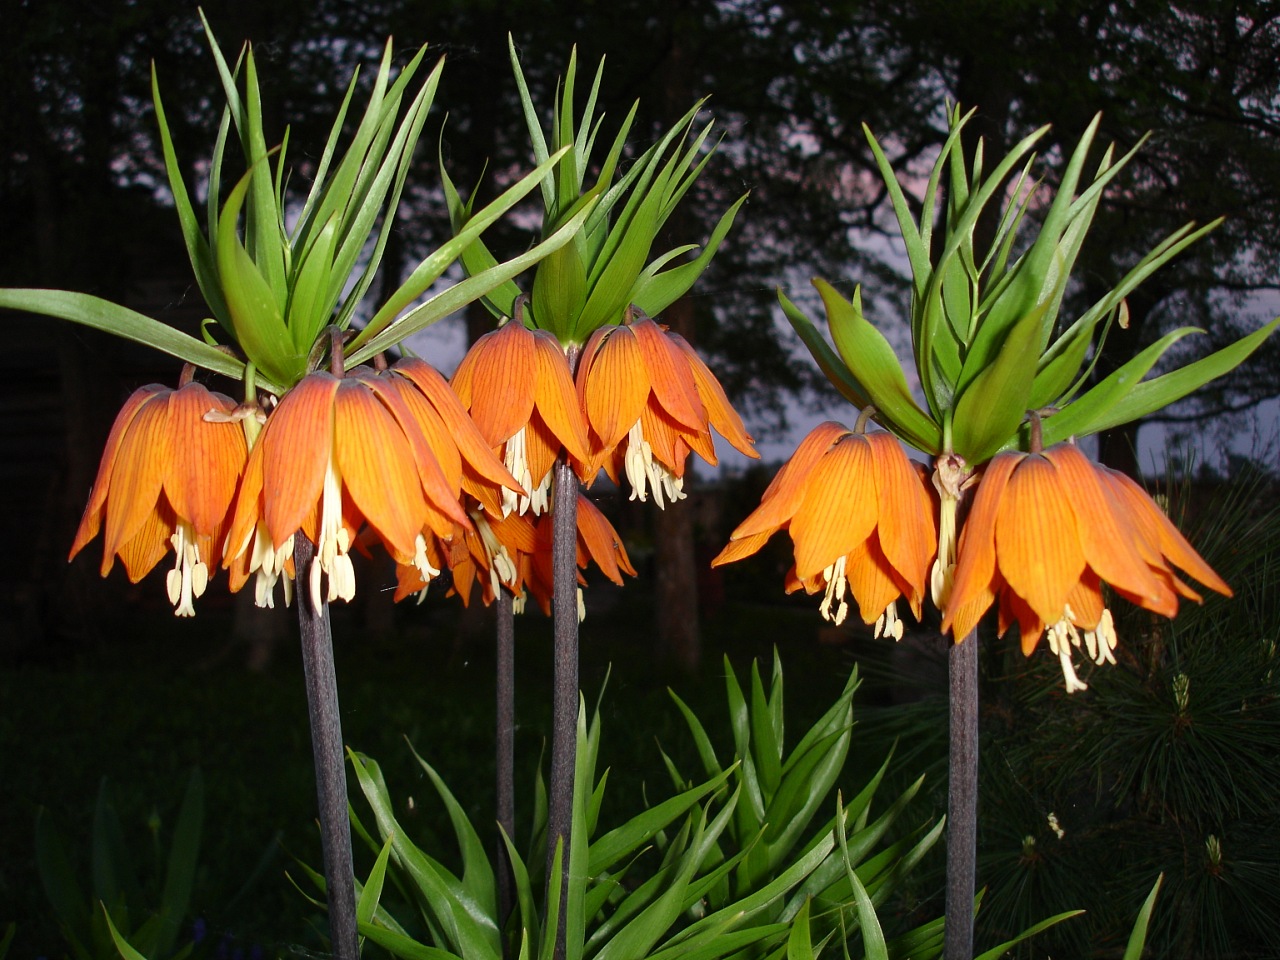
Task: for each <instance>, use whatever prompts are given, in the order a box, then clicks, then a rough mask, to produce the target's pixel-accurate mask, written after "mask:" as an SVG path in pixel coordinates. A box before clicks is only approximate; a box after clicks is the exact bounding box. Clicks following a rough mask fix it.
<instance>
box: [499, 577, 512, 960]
mask: <svg viewBox="0 0 1280 960" xmlns="http://www.w3.org/2000/svg"><path fill="white" fill-rule="evenodd" d="M497 620H498V625H497V656H498V670H497V674H498V677H497V681H498V682H497V687H498V689H497V700H498V708H497V737H496V741H497V743H496V750H495V753H496V756H495V779H496V781H497V783H496V786H497V794H498V796H497V813H498V825H499V826H500V827H501V828H502V830H503V832H504V833H506V835H507V836H508V837H510V838H512V839H514V838H515V832H516V798H515V792H516V791H515V729H516V691H515V687H516V650H515V614H514V610H513V605H512V597H511V594H510V593H509V592H507V591H506V590H499V591H498V617H497ZM495 860H496V861H497V866H498V870H497V880H498V930H499V931H502V930H503V929H504V928H505V927H506V925H507V918H508V917H510V916H511V909H512V907H513V906H514V905H515V878H514V877H513V876H512V873H511V861H510V859H509V858H508V856H507V845H506V843H504V842H503V839H502V837H501V836H499V837H498V846H497V850H496V852H495ZM502 949H503V956H504V957H505V956H508V953H509V951H508V948H507V942H506V938H505V937H504V938H503V941H502Z"/></svg>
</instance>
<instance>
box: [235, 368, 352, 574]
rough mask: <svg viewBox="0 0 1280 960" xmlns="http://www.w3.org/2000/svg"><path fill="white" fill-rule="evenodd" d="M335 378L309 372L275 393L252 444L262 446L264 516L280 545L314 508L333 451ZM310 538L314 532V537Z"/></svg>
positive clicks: (336, 390) (275, 542)
mask: <svg viewBox="0 0 1280 960" xmlns="http://www.w3.org/2000/svg"><path fill="white" fill-rule="evenodd" d="M339 382H340V381H339V380H338V379H337V378H336V377H334V376H333V375H332V374H330V373H327V372H324V371H320V372H317V373H312V374H308V375H307V376H305V377H303V378H302V379H301V380H299V381H298V383H297V384H296V385H295V386H294V388H293V389H292V390H290V391H289V392H288V393H286V394H285V395H284V396H283V397H281V398H280V402H279V404H277V405H276V408H275V410H273V411H272V413H271V415H270V416H269V417H268V418H267V423H266V426H264V427H263V429H262V433H261V434H260V435H259V437H258V442H257V444H256V445H255V448H254V449H255V450H256V449H257V447H259V446H260V447H262V456H263V460H262V503H263V520H264V521H265V522H266V524H267V531H268V532H269V533H270V534H271V542H272V545H273V546H274V547H275V548H276V549H279V548H280V547H281V545H283V544H284V542H285V541H286V540H288V539H289V538H290V537H291V536H293V535H294V533H296V532H297V531H298V529H299V528H300V527H301V526H302V521H303V519H304V518H305V517H306V516H307V514H308V512H310V511H312V510H314V508H315V506H316V503H317V501H318V500H319V499H320V491H321V489H322V488H323V486H324V473H325V469H326V468H327V467H328V465H329V458H330V456H332V453H333V401H334V396H335V395H336V394H337V392H338V384H339ZM313 539H314V538H313Z"/></svg>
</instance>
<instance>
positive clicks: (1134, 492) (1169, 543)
mask: <svg viewBox="0 0 1280 960" xmlns="http://www.w3.org/2000/svg"><path fill="white" fill-rule="evenodd" d="M1103 469H1104V470H1105V476H1107V477H1108V478H1109V479H1110V481H1111V487H1112V489H1113V490H1116V491H1117V492H1118V493H1119V495H1120V499H1121V501H1122V502H1124V503H1127V504H1128V507H1129V510H1130V516H1132V517H1133V518H1134V519H1136V520H1137V521H1138V522H1139V524H1140V525H1141V528H1142V530H1143V531H1144V532H1145V535H1146V536H1147V537H1148V539H1151V538H1152V537H1153V536H1154V544H1153V545H1154V546H1156V547H1157V548H1158V549H1159V551H1160V553H1161V554H1162V555H1163V556H1164V557H1165V558H1166V559H1167V560H1169V561H1170V562H1172V563H1173V564H1174V565H1175V566H1177V567H1178V568H1179V569H1181V570H1183V571H1184V572H1186V573H1189V574H1190V575H1191V576H1193V577H1195V578H1196V579H1197V580H1199V581H1200V582H1201V583H1203V584H1204V585H1205V586H1206V587H1208V588H1209V589H1210V590H1216V591H1217V592H1218V593H1220V594H1222V595H1223V596H1226V597H1230V596H1232V591H1231V587H1230V586H1228V585H1227V582H1226V581H1225V580H1223V579H1222V578H1221V577H1220V576H1218V574H1217V573H1216V572H1215V571H1214V569H1213V568H1212V567H1211V566H1209V564H1207V563H1206V562H1205V561H1204V558H1203V557H1201V556H1200V554H1198V553H1196V550H1195V548H1194V547H1193V546H1191V544H1190V543H1189V542H1187V538H1186V537H1184V536H1183V535H1182V532H1181V531H1180V530H1178V528H1177V527H1175V526H1174V525H1173V522H1172V521H1171V520H1170V519H1169V518H1168V517H1167V516H1165V513H1164V511H1163V510H1161V509H1160V507H1159V506H1157V505H1156V503H1155V501H1153V500H1152V499H1151V498H1150V497H1149V496H1147V494H1146V491H1144V490H1143V489H1142V488H1141V487H1139V486H1138V485H1137V484H1136V483H1134V482H1133V481H1132V480H1130V479H1129V478H1128V477H1126V476H1125V475H1124V474H1122V473H1117V472H1116V471H1114V470H1106V468H1103ZM1175 579H1176V578H1175ZM1193 592H1194V591H1193Z"/></svg>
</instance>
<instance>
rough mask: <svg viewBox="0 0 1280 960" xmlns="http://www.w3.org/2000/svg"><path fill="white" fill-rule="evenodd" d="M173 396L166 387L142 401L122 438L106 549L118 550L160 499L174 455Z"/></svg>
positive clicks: (105, 530) (105, 534)
mask: <svg viewBox="0 0 1280 960" xmlns="http://www.w3.org/2000/svg"><path fill="white" fill-rule="evenodd" d="M171 396H173V391H171V390H169V391H165V392H164V393H163V394H157V395H156V396H155V397H154V398H153V399H151V400H150V401H149V402H147V403H144V404H142V405H141V407H140V408H139V409H138V412H137V414H136V415H135V416H134V418H133V421H132V422H131V423H130V424H129V427H128V429H127V430H126V431H125V433H124V436H123V437H122V438H121V440H120V446H119V448H118V449H117V451H116V462H115V469H114V470H113V471H112V475H111V492H110V496H109V497H108V499H107V510H106V523H105V524H104V527H103V533H102V537H103V551H104V553H116V552H118V551H119V550H120V548H121V547H122V546H124V544H125V543H126V542H128V541H129V540H131V539H133V536H134V534H136V533H137V532H138V530H139V528H140V527H141V526H142V525H143V523H144V522H146V520H147V518H148V517H150V516H151V514H152V513H153V511H154V510H155V507H156V503H157V501H158V500H159V499H160V492H161V490H162V489H163V488H164V475H165V472H166V470H167V468H168V465H169V463H170V462H171V458H172V456H173V451H172V450H171V449H170V444H169V429H168V427H169V398H170V397H171ZM170 532H172V531H170Z"/></svg>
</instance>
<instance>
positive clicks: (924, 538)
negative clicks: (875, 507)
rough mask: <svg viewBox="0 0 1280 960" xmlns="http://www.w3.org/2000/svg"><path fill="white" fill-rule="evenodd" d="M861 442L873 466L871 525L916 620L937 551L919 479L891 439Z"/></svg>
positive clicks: (889, 436) (884, 436) (929, 508)
mask: <svg viewBox="0 0 1280 960" xmlns="http://www.w3.org/2000/svg"><path fill="white" fill-rule="evenodd" d="M866 439H867V444H868V445H869V446H870V448H871V454H872V457H871V459H872V462H873V464H874V465H875V478H876V494H877V497H878V499H879V502H880V519H879V523H878V524H877V525H876V534H877V539H878V541H879V547H880V549H881V550H882V551H883V554H884V557H885V559H886V560H887V561H888V563H889V564H890V566H891V567H892V568H893V569H894V570H895V571H896V572H897V573H898V575H899V576H900V577H901V578H902V580H903V582H904V583H906V584H907V585H908V589H907V590H905V591H903V592H904V593H905V594H907V597H908V600H909V601H910V602H911V609H912V611H913V612H914V613H915V614H916V616H917V617H918V616H919V615H920V603H921V601H922V599H923V597H924V590H925V583H926V582H927V581H928V578H929V567H930V564H932V562H933V558H934V555H935V554H936V553H937V552H938V530H937V527H936V526H935V525H934V521H933V506H932V504H931V503H930V501H929V495H928V492H927V491H926V490H925V489H924V483H923V481H922V480H921V479H920V475H919V474H918V473H916V471H915V469H914V468H913V467H912V466H911V461H910V460H908V459H907V455H906V453H904V452H903V449H902V445H901V444H900V443H899V442H898V440H897V438H895V437H894V436H893V435H892V434H889V433H872V434H868V435H867V438H866ZM881 609H882V610H883V609H884V608H883V607H882V608H881ZM877 616H879V614H877Z"/></svg>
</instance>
